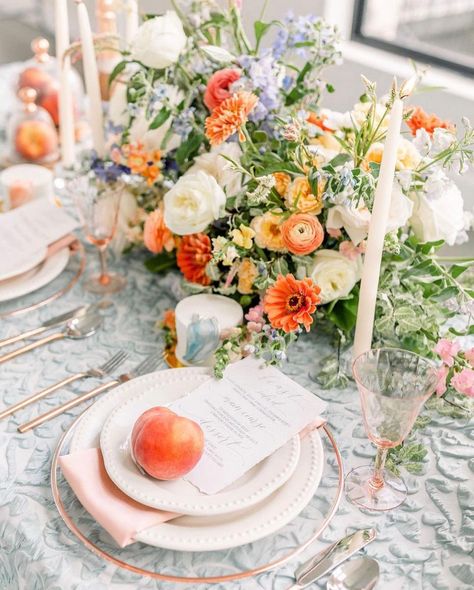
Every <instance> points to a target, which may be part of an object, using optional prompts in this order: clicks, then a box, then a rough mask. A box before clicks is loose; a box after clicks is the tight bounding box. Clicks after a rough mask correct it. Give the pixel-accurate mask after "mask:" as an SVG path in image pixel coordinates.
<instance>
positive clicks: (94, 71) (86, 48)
mask: <svg viewBox="0 0 474 590" xmlns="http://www.w3.org/2000/svg"><path fill="white" fill-rule="evenodd" d="M76 3H77V19H78V22H79V32H80V35H81V45H82V63H83V67H84V80H85V83H86V91H87V97H88V100H89V124H90V126H91V131H92V142H93V145H94V149H95V151H96V152H97V155H98V156H99V158H103V157H104V155H105V138H104V117H103V114H102V100H101V96H100V84H99V70H98V68H97V60H96V57H95V50H94V39H93V37H92V31H91V25H90V21H89V13H88V12H87V8H86V5H85V4H84V3H83V1H82V0H76Z"/></svg>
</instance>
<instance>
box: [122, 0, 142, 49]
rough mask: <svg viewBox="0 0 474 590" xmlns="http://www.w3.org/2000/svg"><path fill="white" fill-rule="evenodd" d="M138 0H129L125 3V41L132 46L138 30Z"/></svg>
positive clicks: (128, 45) (127, 45)
mask: <svg viewBox="0 0 474 590" xmlns="http://www.w3.org/2000/svg"><path fill="white" fill-rule="evenodd" d="M138 25H139V18H138V2H137V0H127V2H126V4H125V43H126V47H127V48H128V47H130V44H131V42H132V41H133V38H134V37H135V34H136V32H137V30H138Z"/></svg>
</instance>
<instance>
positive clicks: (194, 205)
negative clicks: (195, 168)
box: [164, 171, 226, 236]
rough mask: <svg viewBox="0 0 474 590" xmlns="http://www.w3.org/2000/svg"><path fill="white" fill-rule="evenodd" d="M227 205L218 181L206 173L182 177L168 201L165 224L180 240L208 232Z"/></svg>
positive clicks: (172, 190)
mask: <svg viewBox="0 0 474 590" xmlns="http://www.w3.org/2000/svg"><path fill="white" fill-rule="evenodd" d="M225 201H226V196H225V193H224V191H223V190H222V188H221V187H220V186H219V185H218V184H217V181H216V179H215V178H214V177H213V176H211V175H210V174H206V173H205V172H203V171H200V172H196V174H186V175H185V176H182V177H181V178H180V179H179V180H178V182H177V183H176V184H175V185H174V187H173V188H172V189H171V190H170V191H168V192H167V193H166V195H165V197H164V202H165V223H166V225H167V226H168V227H169V228H170V230H171V231H172V232H174V233H175V234H178V235H180V236H186V235H188V234H195V233H198V232H201V231H204V230H205V229H206V228H207V227H208V225H209V224H210V223H212V222H213V221H214V220H215V219H219V217H220V216H221V214H222V210H223V208H224V205H225Z"/></svg>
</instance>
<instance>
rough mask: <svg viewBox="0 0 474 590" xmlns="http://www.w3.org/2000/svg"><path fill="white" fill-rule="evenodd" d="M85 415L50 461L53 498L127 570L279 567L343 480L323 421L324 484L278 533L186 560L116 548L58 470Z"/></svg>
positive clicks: (97, 549)
mask: <svg viewBox="0 0 474 590" xmlns="http://www.w3.org/2000/svg"><path fill="white" fill-rule="evenodd" d="M83 415H84V414H82V415H81V416H79V418H77V419H76V421H75V422H73V424H72V425H71V426H70V427H69V429H68V430H66V432H65V433H64V434H63V436H62V437H61V439H60V441H59V444H58V446H57V448H56V451H55V453H54V456H53V460H52V464H51V489H52V493H53V498H54V502H55V504H56V507H57V509H58V511H59V514H60V516H61V518H62V519H63V521H64V523H65V524H66V526H67V527H68V528H69V530H70V531H71V532H72V533H73V534H74V536H75V537H76V538H77V539H78V540H79V541H80V542H81V543H82V544H83V545H84V546H85V547H87V548H88V549H89V550H90V551H92V552H93V553H94V554H95V555H98V556H99V557H101V558H102V559H104V560H106V561H108V562H110V563H112V564H114V565H116V566H117V567H119V568H121V569H123V570H126V571H129V572H130V573H134V574H139V575H141V576H144V577H149V578H153V579H157V580H161V581H167V582H175V583H187V584H190V583H193V584H198V583H208V584H212V583H222V582H230V581H234V580H241V579H244V578H248V577H251V576H255V575H257V574H260V573H262V572H266V571H269V570H272V569H274V568H277V567H281V566H283V565H284V564H286V563H287V562H289V561H290V560H292V559H294V558H295V557H296V556H297V555H299V554H301V553H303V552H304V551H305V549H307V548H308V547H309V546H310V545H311V544H312V543H313V542H314V541H315V540H316V539H317V538H318V537H319V536H320V535H321V533H322V532H323V531H324V530H325V529H326V527H327V526H328V524H329V523H330V521H331V519H332V518H333V516H334V514H335V513H336V511H337V508H338V505H339V502H340V500H341V496H342V492H343V484H344V472H343V465H342V457H341V454H340V452H339V449H338V446H337V443H336V441H335V439H334V437H333V435H332V433H331V431H330V430H329V428H328V427H327V426H323V427H322V428H321V434H324V436H323V440H324V443H325V447H326V453H325V459H326V461H325V466H324V472H323V479H322V487H321V488H320V489H319V492H318V493H316V494H315V496H314V497H313V498H312V500H311V501H310V503H309V504H308V505H307V507H306V508H305V509H304V510H303V512H302V513H301V514H300V515H299V516H298V517H297V518H295V519H294V520H293V521H292V522H291V523H289V524H288V525H286V526H285V527H283V528H282V529H280V530H279V531H277V532H276V533H274V534H272V535H269V536H267V537H264V538H263V539H260V540H259V541H255V542H254V543H250V544H246V545H243V546H240V547H236V548H234V549H231V550H223V551H212V552H206V553H199V552H197V553H186V560H184V559H183V553H181V552H177V551H171V550H167V549H157V548H156V547H152V546H148V545H145V544H142V543H135V544H133V545H130V546H128V547H125V548H123V549H120V548H118V547H117V546H116V545H115V543H114V541H113V540H112V539H111V538H110V537H109V535H108V534H107V533H106V532H105V531H104V529H102V527H101V526H100V525H99V524H97V523H96V522H95V521H94V520H93V519H92V517H90V516H89V515H88V514H87V512H86V511H85V510H84V508H83V507H82V506H81V505H80V503H79V501H78V500H77V498H76V497H75V495H74V492H73V491H72V490H71V488H70V487H69V485H68V484H67V482H66V481H65V480H64V478H63V477H62V474H60V473H59V469H58V460H59V457H60V456H61V455H62V454H65V453H66V452H67V449H68V445H69V442H70V440H71V438H72V435H73V433H74V430H75V428H76V426H77V425H78V423H79V421H80V420H81V417H82V416H83ZM328 489H330V490H331V491H330V492H329V491H328ZM323 490H324V491H323ZM328 496H329V497H328ZM329 502H331V503H330V504H329ZM328 505H329V508H328ZM79 523H81V524H80V525H79ZM289 546H291V548H290V549H289V548H288V547H289ZM264 555H268V556H272V557H271V559H270V560H267V559H265V558H264V557H262V556H264ZM249 556H252V559H253V558H254V559H255V562H254V563H252V566H251V567H249V568H245V567H242V568H239V567H238V566H236V565H235V564H236V563H245V562H246V560H248V558H249ZM183 570H184V571H183ZM200 572H202V575H200ZM204 572H205V573H204Z"/></svg>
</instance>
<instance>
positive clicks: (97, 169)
mask: <svg viewBox="0 0 474 590" xmlns="http://www.w3.org/2000/svg"><path fill="white" fill-rule="evenodd" d="M90 168H91V171H92V172H93V173H94V174H95V176H96V177H97V178H98V179H99V180H100V181H102V182H105V183H107V184H112V183H114V182H117V180H119V179H123V177H124V176H128V175H129V174H130V168H128V166H124V165H123V164H116V163H115V162H106V161H104V160H101V159H100V158H97V157H94V159H93V160H92V162H91V167H90Z"/></svg>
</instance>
